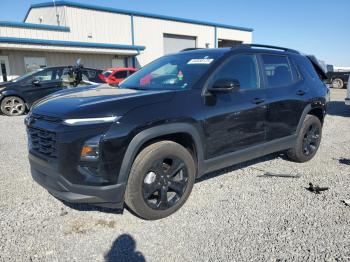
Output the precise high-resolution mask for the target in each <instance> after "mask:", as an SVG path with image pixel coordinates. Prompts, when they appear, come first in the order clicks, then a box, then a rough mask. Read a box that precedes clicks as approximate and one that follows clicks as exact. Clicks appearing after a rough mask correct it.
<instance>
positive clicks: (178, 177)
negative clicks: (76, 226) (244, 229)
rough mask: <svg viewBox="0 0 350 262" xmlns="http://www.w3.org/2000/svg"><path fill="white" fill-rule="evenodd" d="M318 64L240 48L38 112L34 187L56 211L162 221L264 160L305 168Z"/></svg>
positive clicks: (291, 54)
mask: <svg viewBox="0 0 350 262" xmlns="http://www.w3.org/2000/svg"><path fill="white" fill-rule="evenodd" d="M324 79H326V75H325V72H324V71H323V70H322V69H321V68H320V67H319V65H318V64H317V61H316V59H313V58H312V57H306V56H304V55H302V54H300V53H299V52H297V51H295V50H291V49H287V48H279V47H269V46H261V45H241V46H238V47H235V48H219V49H202V50H192V51H184V52H180V53H177V54H173V55H167V56H164V57H161V58H159V59H157V60H156V61H154V62H152V63H150V64H148V65H147V66H145V67H143V68H142V69H140V70H139V71H137V72H136V73H134V74H133V75H132V76H130V77H128V78H127V79H126V80H124V81H123V82H122V83H121V84H120V85H119V88H115V87H112V86H110V85H107V84H105V85H101V86H99V87H96V88H93V89H84V88H79V89H72V90H71V91H70V92H67V91H65V92H62V93H60V94H55V95H53V96H51V97H47V98H45V99H42V100H40V101H39V102H38V103H37V104H35V106H34V107H33V108H32V110H31V112H30V114H28V116H27V118H26V120H25V123H26V125H27V134H28V145H29V146H28V149H29V161H30V165H31V173H32V176H33V179H34V180H35V181H36V182H38V183H39V184H40V185H42V186H43V187H45V188H46V189H47V190H48V191H49V192H50V193H51V194H52V195H54V196H55V197H57V198H58V199H61V200H64V201H68V202H75V203H91V204H97V205H102V206H109V207H115V208H123V207H124V202H125V203H126V204H127V206H128V207H129V208H130V209H131V210H132V211H133V212H134V213H135V214H137V215H138V216H140V217H142V218H145V219H160V218H163V217H166V216H168V215H170V214H172V213H174V212H175V211H176V210H178V209H179V208H180V207H181V206H182V205H183V204H184V203H185V201H186V200H187V198H188V197H189V195H190V193H191V190H192V187H193V185H194V182H195V179H196V178H198V177H200V176H202V175H204V174H206V173H208V172H212V171H215V170H218V169H222V168H225V167H228V166H230V165H233V164H237V163H240V162H243V161H247V160H249V159H253V158H257V157H261V156H263V155H267V154H270V153H273V152H278V151H286V152H288V153H287V155H288V157H289V158H290V159H291V160H293V161H296V162H306V161H309V160H311V159H312V158H313V157H314V156H315V154H316V152H317V150H318V147H319V145H320V142H321V136H322V125H323V121H324V118H325V115H326V108H327V101H328V96H329V89H328V87H327V86H326V84H325V83H324V82H323V80H324Z"/></svg>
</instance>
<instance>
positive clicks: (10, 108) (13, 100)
mask: <svg viewBox="0 0 350 262" xmlns="http://www.w3.org/2000/svg"><path fill="white" fill-rule="evenodd" d="M25 110H26V105H25V103H24V101H23V99H21V98H19V97H17V96H8V97H5V98H4V99H3V100H2V101H1V112H2V113H3V114H5V115H7V116H19V115H22V114H23V113H24V112H25Z"/></svg>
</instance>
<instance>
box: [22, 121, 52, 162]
mask: <svg viewBox="0 0 350 262" xmlns="http://www.w3.org/2000/svg"><path fill="white" fill-rule="evenodd" d="M27 130H28V138H29V149H30V150H31V151H33V152H36V153H39V154H42V155H45V156H48V157H52V158H56V157H57V145H56V134H55V133H54V132H50V131H47V130H43V129H39V128H33V127H28V129H27Z"/></svg>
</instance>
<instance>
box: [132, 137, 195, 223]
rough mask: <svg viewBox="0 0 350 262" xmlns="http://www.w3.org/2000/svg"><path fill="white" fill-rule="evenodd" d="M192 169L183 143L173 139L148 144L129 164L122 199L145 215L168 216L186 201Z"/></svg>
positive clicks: (193, 169) (148, 216)
mask: <svg viewBox="0 0 350 262" xmlns="http://www.w3.org/2000/svg"><path fill="white" fill-rule="evenodd" d="M195 173H196V168H195V163H194V160H193V157H192V156H191V154H190V153H189V152H188V151H187V150H186V149H185V148H184V147H183V146H181V145H179V144H177V143H175V142H172V141H161V142H157V143H154V144H151V145H150V146H148V147H146V148H145V149H143V150H142V151H141V152H140V153H139V154H138V156H137V157H136V159H135V161H134V163H133V165H132V168H131V172H130V176H129V181H128V184H127V188H126V192H125V202H126V204H127V206H128V207H129V208H130V209H131V210H132V211H133V212H135V213H136V214H137V215H138V216H140V217H142V218H144V219H149V220H155V219H160V218H164V217H167V216H169V215H171V214H173V213H174V212H176V211H177V210H178V209H179V208H180V207H181V206H182V205H183V204H184V203H185V202H186V200H187V198H188V197H189V195H190V193H191V191H192V188H193V184H194V181H195Z"/></svg>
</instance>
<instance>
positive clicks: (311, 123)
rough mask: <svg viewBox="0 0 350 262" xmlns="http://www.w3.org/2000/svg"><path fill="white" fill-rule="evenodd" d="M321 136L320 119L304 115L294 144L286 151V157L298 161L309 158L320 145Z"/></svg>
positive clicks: (304, 160) (305, 160)
mask: <svg viewBox="0 0 350 262" xmlns="http://www.w3.org/2000/svg"><path fill="white" fill-rule="evenodd" d="M321 137H322V124H321V121H320V119H318V117H316V116H314V115H306V117H305V120H304V122H303V126H302V127H301V130H300V132H299V134H298V138H297V141H296V144H295V146H294V147H293V148H292V149H290V150H289V151H288V157H289V158H290V159H292V160H294V161H296V162H300V163H303V162H307V161H309V160H311V159H312V158H313V157H314V156H315V155H316V152H317V150H318V148H319V146H320V143H321Z"/></svg>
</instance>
